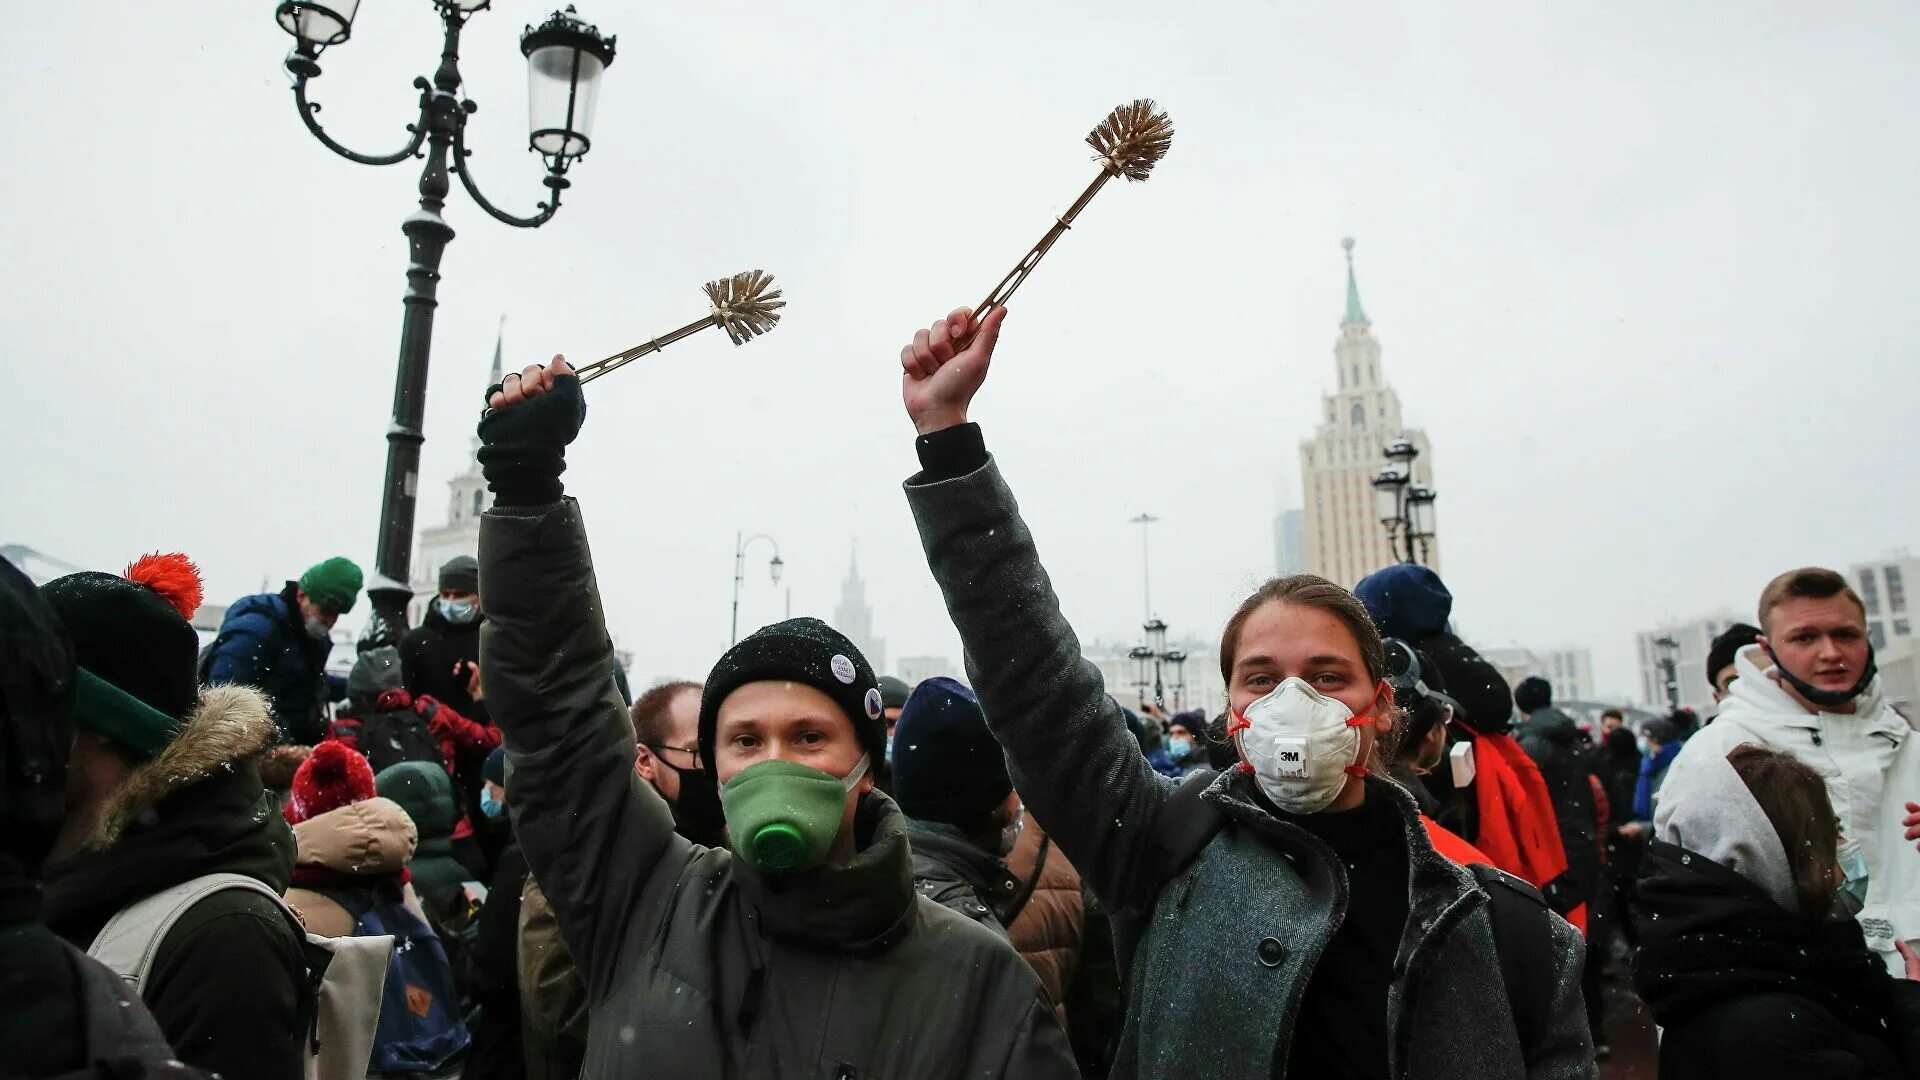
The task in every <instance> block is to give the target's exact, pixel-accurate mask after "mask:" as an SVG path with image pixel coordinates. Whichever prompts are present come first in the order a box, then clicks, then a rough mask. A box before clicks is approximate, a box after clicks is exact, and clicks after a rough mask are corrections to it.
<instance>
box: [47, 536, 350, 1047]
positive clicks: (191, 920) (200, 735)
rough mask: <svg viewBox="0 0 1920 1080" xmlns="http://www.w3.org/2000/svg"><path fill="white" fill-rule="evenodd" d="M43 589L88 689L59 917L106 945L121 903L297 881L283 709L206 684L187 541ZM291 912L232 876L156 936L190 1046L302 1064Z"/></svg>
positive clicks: (160, 1005) (299, 975)
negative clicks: (199, 669)
mask: <svg viewBox="0 0 1920 1080" xmlns="http://www.w3.org/2000/svg"><path fill="white" fill-rule="evenodd" d="M40 592H41V595H42V596H44V597H45V598H46V600H47V603H48V606H49V607H51V608H52V609H53V611H54V612H55V614H57V615H58V616H59V618H60V620H61V623H62V625H63V626H64V627H65V629H66V631H67V633H68V635H69V636H70V637H71V638H72V641H73V646H74V654H75V658H76V660H77V661H78V662H79V665H80V668H81V669H82V670H83V675H82V683H83V691H84V690H85V689H86V688H87V687H91V688H92V691H93V692H92V693H86V692H83V693H82V695H81V698H80V701H79V703H78V705H77V708H76V712H75V724H76V726H77V727H78V729H79V731H78V733H77V735H76V736H75V738H74V742H73V761H72V766H71V768H70V769H69V771H68V782H67V797H68V813H67V816H66V820H65V821H64V822H63V823H62V827H61V833H60V837H59V839H58V840H57V841H56V842H55V845H54V852H53V858H52V859H51V860H50V861H49V862H48V864H47V867H46V875H45V883H46V902H45V909H44V910H45V916H46V922H47V925H48V926H50V927H52V928H53V930H54V931H55V932H56V933H58V934H60V935H61V936H62V937H64V938H66V939H67V940H68V941H69V942H71V943H72V944H74V945H75V946H77V947H80V948H89V947H90V946H91V947H94V951H96V952H97V951H98V945H97V943H96V941H95V939H96V936H98V935H99V934H100V931H101V929H102V928H103V927H104V926H105V925H106V924H107V922H108V921H109V920H110V919H112V918H113V917H114V916H115V915H116V914H118V913H119V912H121V911H123V910H125V909H126V908H128V907H130V906H132V905H134V904H136V903H138V902H140V901H143V900H146V899H148V898H150V897H154V896H156V895H159V894H163V893H166V892H168V891H169V890H172V889H173V888H175V887H176V886H182V885H185V884H187V883H188V882H191V881H193V880H194V879H197V878H200V877H203V876H206V875H210V874H235V875H239V876H242V877H247V878H252V879H253V880H254V881H256V882H259V883H260V885H262V886H263V887H265V888H266V889H269V890H271V891H272V892H273V893H274V894H276V895H277V894H280V893H284V892H285V891H286V888H287V886H288V884H289V883H290V882H291V881H292V879H293V859H294V841H293V832H292V830H291V829H289V828H288V827H287V823H286V821H285V819H283V818H282V817H281V815H280V813H279V805H278V800H277V799H275V798H273V797H270V796H269V795H268V793H267V791H266V789H265V788H264V787H263V786H262V784H261V782H260V776H259V773H258V772H257V771H256V769H255V767H254V764H253V759H254V757H255V756H256V755H258V754H259V753H260V752H261V751H262V750H264V749H265V748H266V747H267V746H269V745H270V744H271V743H272V742H273V741H274V737H275V734H276V729H275V726H274V722H273V717H272V715H271V714H270V713H269V712H268V709H267V701H266V698H265V697H263V696H262V695H261V693H260V692H259V691H257V690H254V689H252V688H249V687H241V686H221V687H214V688H210V689H208V690H207V691H205V692H204V693H201V692H200V690H199V688H198V687H197V686H196V685H195V681H194V666H195V661H196V656H197V653H198V645H199V641H198V638H197V637H196V635H195V634H194V632H193V627H192V626H191V625H190V624H189V623H188V622H187V614H188V613H190V612H191V611H193V609H194V608H195V607H196V606H197V605H198V603H199V599H200V579H199V572H198V570H196V569H195V568H194V567H193V565H192V563H190V562H187V560H186V559H185V558H184V557H183V556H177V555H169V556H148V557H146V558H143V559H141V560H139V561H138V562H136V563H134V565H132V566H131V567H128V569H127V572H126V573H125V574H124V575H115V574H101V573H91V572H88V573H78V574H69V575H68V576H66V577H63V578H60V579H58V580H55V581H52V582H49V583H48V584H47V585H45V586H43V587H42V588H41V590H40ZM291 920H292V916H291V915H290V914H289V913H287V912H286V911H285V910H284V909H283V908H282V907H281V906H280V905H279V904H278V903H277V902H276V901H275V900H273V899H271V898H269V897H268V896H266V895H263V894H262V893H260V892H256V891H253V890H252V889H250V888H221V889H219V890H217V891H214V892H210V893H208V894H206V895H204V896H201V897H200V898H199V899H197V900H194V901H193V902H192V904H191V906H189V907H187V908H186V909H185V911H184V912H183V913H182V914H181V916H180V917H179V919H178V920H177V921H175V922H174V923H173V924H172V926H171V928H169V929H167V930H166V932H165V933H164V934H162V935H161V936H160V937H159V939H158V940H157V941H156V942H155V946H154V949H153V951H152V961H151V964H150V966H149V968H148V974H147V976H146V978H145V980H144V982H143V984H142V985H141V988H140V994H141V997H142V998H143V999H145V1001H146V1003H147V1006H148V1007H149V1008H150V1009H152V1010H153V1014H154V1017H155V1018H156V1019H157V1020H158V1021H159V1023H160V1029H161V1031H162V1032H163V1033H164V1034H165V1035H166V1037H167V1040H168V1041H169V1042H171V1043H172V1044H173V1047H174V1049H175V1050H176V1051H178V1053H179V1055H180V1057H181V1059H183V1060H185V1061H186V1062H188V1063H189V1064H191V1065H194V1066H197V1067H199V1068H202V1069H206V1070H207V1071H209V1072H217V1073H220V1074H222V1075H224V1076H230V1077H242V1076H244V1077H262V1078H265V1080H298V1078H299V1077H301V1076H302V1075H303V1073H304V1068H303V1064H302V1047H303V1039H302V1036H303V1035H304V1033H305V1027H304V1025H303V1024H302V1022H301V1021H302V1019H303V1018H304V1017H305V1016H307V1015H308V1013H307V1011H306V1010H308V1009H310V1008H311V1007H312V1004H313V995H312V993H311V992H310V991H308V990H307V985H308V984H307V967H306V963H305V960H304V958H303V954H302V949H303V947H304V945H305V938H304V935H303V934H302V933H301V932H300V930H299V929H298V928H297V927H296V926H295V924H294V923H293V922H292V921H291ZM122 974H130V972H129V971H127V970H124V969H123V970H122Z"/></svg>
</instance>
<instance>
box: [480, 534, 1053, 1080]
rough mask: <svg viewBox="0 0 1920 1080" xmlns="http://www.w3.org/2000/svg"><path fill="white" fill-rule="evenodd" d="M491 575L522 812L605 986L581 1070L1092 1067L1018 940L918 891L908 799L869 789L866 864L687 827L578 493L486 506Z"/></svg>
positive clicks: (573, 945) (779, 1073)
mask: <svg viewBox="0 0 1920 1080" xmlns="http://www.w3.org/2000/svg"><path fill="white" fill-rule="evenodd" d="M480 576H481V579H482V580H483V581H485V582H486V589H487V615H488V619H487V622H486V623H485V624H484V625H483V627H482V630H481V637H480V658H481V661H480V662H481V670H482V671H483V672H484V674H483V676H482V678H483V679H485V682H486V699H487V704H488V705H489V706H490V707H491V709H492V714H493V718H494V720H495V721H496V722H498V723H499V725H500V727H501V729H502V731H503V732H504V734H505V736H506V745H507V753H508V761H509V763H510V766H511V768H512V770H513V801H512V803H511V804H510V805H511V809H512V813H513V824H514V829H515V831H516V833H517V834H518V836H519V839H520V846H521V848H522V850H523V851H524V852H525V853H526V856H527V863H528V865H529V866H530V867H531V869H532V872H533V875H534V877H535V878H536V879H537V880H538V881H539V883H540V886H541V888H542V889H543V890H545V892H546V895H547V898H548V900H549V901H551V902H552V904H553V909H554V913H555V915H556V917H557V918H558V920H559V924H560V932H561V935H562V936H563V937H564V938H565V939H566V943H567V947H568V949H569V951H571V952H572V954H573V955H574V957H575V958H576V960H577V962H578V964H579V970H580V974H581V976H582V978H583V980H584V981H585V983H586V987H587V1000H588V1003H589V1008H590V1010H591V1016H592V1020H591V1031H590V1033H589V1035H588V1040H587V1056H586V1065H585V1071H584V1075H586V1076H589V1077H638V1076H649V1077H651V1076H671V1077H675V1078H676V1080H681V1078H701V1077H715V1078H718V1077H752V1078H758V1077H796V1078H800V1077H806V1078H811V1077H820V1078H840V1077H844V1078H849V1080H851V1078H856V1077H857V1078H869V1077H876V1078H881V1077H883V1078H889V1080H891V1078H894V1077H901V1078H904V1077H916V1078H952V1080H961V1078H963V1077H964V1078H967V1080H976V1078H995V1077H1043V1078H1051V1077H1071V1076H1075V1075H1077V1073H1076V1071H1075V1069H1074V1064H1073V1057H1072V1053H1071V1051H1070V1050H1069V1048H1068V1045H1067V1041H1066V1036H1065V1034H1064V1033H1063V1032H1062V1031H1061V1030H1060V1026H1059V1024H1058V1023H1056V1022H1055V1020H1054V1018H1053V1014H1052V1012H1051V1008H1050V1006H1049V1004H1048V1002H1047V999H1046V993H1045V991H1044V990H1043V989H1042V988H1041V985H1040V982H1039V980H1038V979H1037V978H1036V977H1035V976H1034V974H1033V972H1032V970H1031V969H1029V968H1028V967H1027V965H1026V963H1025V961H1023V960H1021V959H1020V956H1019V954H1018V953H1016V952H1014V951H1013V948H1012V947H1011V946H1010V945H1008V944H1007V943H1006V942H1005V941H1003V940H1001V939H1000V938H999V937H997V936H996V935H995V934H994V933H993V932H992V931H990V930H988V929H986V928H985V927H982V926H980V925H978V924H977V923H975V922H973V921H972V920H970V919H965V918H962V917H961V916H959V915H956V914H954V913H953V912H950V911H948V910H946V909H945V908H942V907H941V906H939V905H938V904H935V903H933V902H931V901H928V900H924V899H921V898H920V897H918V896H916V895H915V893H914V890H913V883H912V877H911V873H910V866H909V860H910V855H909V852H908V846H907V837H906V827H905V821H906V819H905V818H904V817H903V816H902V815H901V813H900V811H899V809H898V808H897V807H896V806H895V805H894V804H893V801H892V800H891V799H888V798H887V797H886V796H884V795H881V794H879V793H878V792H876V793H874V794H872V795H870V796H868V797H867V798H865V799H864V800H863V801H862V802H861V805H860V808H859V811H858V813H857V815H856V823H855V828H856V830H857V836H856V839H857V841H858V848H859V850H858V852H857V853H856V854H855V856H854V857H853V859H852V860H851V861H850V862H849V863H848V864H846V865H830V866H827V867H823V868H820V869H818V870H814V871H808V872H806V873H801V874H792V875H784V876H767V877H762V876H760V875H759V874H757V873H756V872H754V870H753V869H752V868H751V867H750V866H748V865H747V864H746V863H744V862H741V861H739V860H736V859H735V858H734V857H733V855H732V853H730V852H728V851H725V850H719V849H712V848H703V847H697V846H695V845H693V844H691V843H689V842H688V841H687V840H685V839H683V838H682V837H680V836H679V835H678V834H677V833H675V832H674V829H673V815H672V813H671V812H670V811H669V810H668V808H667V804H666V803H665V802H664V801H663V800H661V798H660V797H659V795H657V794H656V793H655V792H654V791H653V789H652V787H650V786H649V785H647V784H646V783H645V782H644V781H642V780H640V778H639V777H638V776H636V775H635V774H634V771H633V754H634V737H633V728H632V725H631V724H630V723H629V721H628V719H627V710H626V708H625V706H624V705H623V704H622V702H621V699H620V693H619V691H618V690H617V689H616V688H615V685H614V681H613V678H612V675H611V672H612V670H613V649H612V644H611V642H610V641H609V640H608V637H607V628H606V622H605V621H604V619H603V617H602V607H601V604H600V594H599V587H598V585H597V584H596V583H595V580H594V574H593V563H592V559H591V556H590V555H589V554H588V551H587V540H586V531H585V528H584V526H583V525H582V522H581V517H580V510H579V507H578V505H577V504H576V503H574V502H573V501H572V500H571V499H568V500H564V501H562V502H559V503H554V504H550V505H547V506H540V507H525V508H503V507H495V508H494V509H492V510H490V511H488V513H487V514H486V516H485V517H484V518H483V519H482V521H481V526H480Z"/></svg>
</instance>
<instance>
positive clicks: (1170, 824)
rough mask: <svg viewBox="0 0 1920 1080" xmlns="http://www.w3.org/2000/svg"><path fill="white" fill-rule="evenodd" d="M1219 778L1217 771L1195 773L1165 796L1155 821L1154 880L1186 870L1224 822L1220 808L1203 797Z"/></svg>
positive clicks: (1169, 878)
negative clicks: (1165, 798)
mask: <svg viewBox="0 0 1920 1080" xmlns="http://www.w3.org/2000/svg"><path fill="white" fill-rule="evenodd" d="M1219 778H1220V774H1219V773H1216V772H1199V773H1195V774H1194V775H1192V776H1189V777H1186V778H1185V779H1183V780H1181V781H1180V786H1178V787H1176V788H1174V789H1173V794H1172V795H1169V796H1168V797H1167V801H1166V804H1165V805H1164V806H1162V807H1161V808H1160V817H1159V819H1158V820H1157V821H1155V822H1154V850H1153V854H1152V855H1151V858H1152V859H1153V880H1155V881H1169V880H1171V879H1172V878H1173V877H1174V876H1175V875H1177V874H1179V873H1180V872H1181V871H1182V870H1185V869H1186V868H1187V864H1188V863H1190V862H1192V861H1193V859H1194V856H1196V855H1198V854H1200V851H1201V849H1202V848H1204V847H1206V846H1207V844H1208V843H1210V842H1212V840H1213V834H1214V833H1217V832H1219V831H1220V826H1222V825H1224V824H1226V820H1227V819H1226V816H1225V815H1223V814H1222V813H1220V810H1219V808H1218V807H1216V806H1214V805H1213V804H1212V803H1210V802H1208V801H1207V800H1206V799H1204V798H1202V796H1203V795H1205V794H1206V792H1207V789H1208V788H1210V787H1212V786H1213V782H1214V781H1215V780H1218V779H1219Z"/></svg>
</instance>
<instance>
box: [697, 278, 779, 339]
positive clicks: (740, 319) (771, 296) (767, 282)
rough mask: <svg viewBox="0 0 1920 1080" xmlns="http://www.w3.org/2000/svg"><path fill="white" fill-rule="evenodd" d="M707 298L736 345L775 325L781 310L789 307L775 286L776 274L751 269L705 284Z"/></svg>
mask: <svg viewBox="0 0 1920 1080" xmlns="http://www.w3.org/2000/svg"><path fill="white" fill-rule="evenodd" d="M706 289H707V299H708V300H710V301H712V302H713V317H714V319H715V320H716V321H717V322H719V324H720V328H721V329H723V330H725V331H726V332H727V336H728V337H730V338H732V339H733V343H734V344H735V345H744V344H746V343H747V342H749V341H751V340H753V339H754V338H756V337H759V336H760V335H761V334H764V333H766V332H767V331H769V330H771V329H773V328H774V326H775V324H777V323H779V321H780V309H781V308H783V307H786V306H787V302H786V301H785V300H782V299H780V290H779V289H776V288H774V287H773V275H772V274H769V273H766V272H765V271H762V270H748V271H745V272H743V273H739V274H735V275H733V276H732V277H730V278H721V279H720V280H719V281H709V282H707V285H706Z"/></svg>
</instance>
